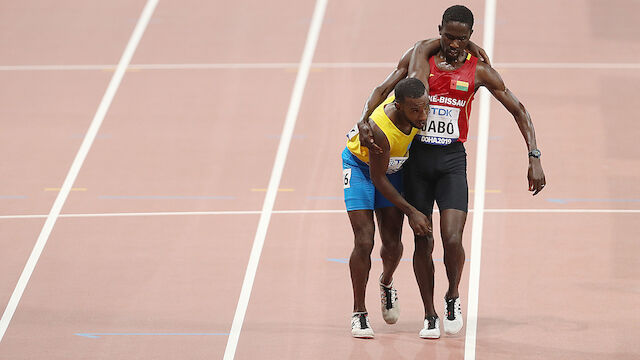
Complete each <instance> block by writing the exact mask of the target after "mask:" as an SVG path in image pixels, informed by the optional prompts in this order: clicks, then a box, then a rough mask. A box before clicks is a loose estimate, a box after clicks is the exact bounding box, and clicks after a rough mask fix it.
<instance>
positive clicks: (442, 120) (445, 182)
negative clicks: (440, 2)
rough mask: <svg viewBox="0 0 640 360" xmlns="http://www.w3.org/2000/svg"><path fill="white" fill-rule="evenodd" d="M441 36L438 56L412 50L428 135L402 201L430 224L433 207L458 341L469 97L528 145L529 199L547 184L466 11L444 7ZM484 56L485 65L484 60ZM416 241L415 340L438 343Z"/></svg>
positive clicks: (393, 78)
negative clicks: (485, 102) (476, 44)
mask: <svg viewBox="0 0 640 360" xmlns="http://www.w3.org/2000/svg"><path fill="white" fill-rule="evenodd" d="M438 30H439V33H440V41H439V42H440V44H439V45H440V49H439V51H438V53H437V54H436V55H435V56H433V57H431V55H432V54H433V52H432V51H433V41H432V40H425V41H421V42H418V43H417V44H416V45H415V46H414V48H413V53H412V55H411V60H410V62H409V69H408V72H407V74H408V76H409V77H417V78H419V79H421V80H422V82H423V83H425V85H427V86H428V87H430V89H429V98H430V101H431V107H432V109H431V111H430V113H429V117H428V119H427V124H426V127H425V129H424V130H423V131H422V133H421V134H419V135H417V136H416V137H415V139H414V143H413V145H412V146H411V155H410V157H409V160H408V161H407V162H406V163H405V166H404V171H405V172H404V178H405V192H406V193H405V196H406V198H407V200H408V201H409V203H410V204H411V205H413V206H414V207H415V208H417V209H418V210H420V211H421V212H423V213H424V214H426V215H427V216H428V217H429V219H431V213H432V211H433V202H434V201H436V202H437V203H438V208H439V211H440V235H441V237H442V243H443V246H444V250H445V256H444V263H445V267H446V270H447V277H448V279H449V289H448V291H447V293H446V294H445V301H444V313H445V318H444V319H443V324H444V330H445V332H446V333H449V334H455V333H457V332H459V331H460V329H462V326H463V321H462V312H461V309H460V297H459V292H458V285H459V283H460V277H461V275H462V269H463V266H464V261H465V253H464V249H463V247H462V232H463V230H464V225H465V222H466V218H467V206H468V205H467V204H468V186H467V175H466V152H465V150H464V145H463V143H464V141H465V140H466V138H467V131H468V118H469V114H470V111H471V108H470V106H471V105H470V104H471V101H472V100H473V94H475V92H476V91H477V90H478V89H479V88H480V87H481V86H484V87H486V88H487V89H488V90H489V91H490V92H491V94H492V95H493V96H494V97H495V98H496V99H497V100H498V101H500V103H501V104H502V105H503V106H504V107H505V108H506V109H507V110H508V111H509V112H510V113H511V114H512V115H513V117H514V119H515V121H516V123H517V125H518V128H519V130H520V132H521V133H522V135H523V137H524V139H525V143H526V145H527V149H528V158H529V167H528V171H527V178H528V183H529V191H532V192H533V195H536V194H538V193H539V192H540V191H541V190H542V189H543V188H544V186H545V185H546V179H545V176H544V171H543V170H542V165H541V163H540V155H541V153H540V150H538V149H537V145H536V137H535V132H534V129H533V123H532V122H531V117H530V115H529V113H528V112H527V110H526V109H525V107H524V105H522V103H520V101H519V100H518V99H517V98H516V97H515V95H514V94H513V93H512V92H511V91H510V90H509V89H508V88H507V87H506V86H505V84H504V82H503V81H502V78H501V77H500V75H499V74H498V73H497V72H496V71H495V70H494V69H493V68H492V67H491V65H490V64H489V63H484V62H478V61H477V60H476V59H475V58H474V57H473V56H469V53H468V52H467V51H466V49H467V47H468V46H469V44H470V40H469V38H470V37H471V34H472V33H473V14H472V13H471V11H470V10H469V9H468V8H466V7H464V6H461V5H455V6H452V7H450V8H448V9H447V10H446V11H445V12H444V14H443V16H442V24H441V25H440V26H438ZM405 56H406V54H405ZM483 57H485V59H486V56H485V55H484V54H483ZM403 59H404V58H403ZM400 65H401V64H399V65H398V68H399V69H400ZM431 75H432V76H431ZM401 79H402V76H401V73H400V72H399V71H396V72H394V73H392V75H390V76H389V77H388V78H387V79H386V80H385V82H383V83H382V84H381V85H380V86H378V87H377V88H376V89H375V90H374V91H373V93H372V95H371V97H370V98H369V101H368V102H367V105H366V106H365V111H364V113H363V118H368V115H369V112H370V110H369V109H375V107H376V106H377V104H378V103H379V102H382V100H383V99H384V97H386V94H385V91H386V90H387V89H389V88H390V87H391V88H392V87H393V86H395V83H397V82H398V81H399V80H401ZM427 79H428V80H427ZM387 93H388V92H387ZM358 128H359V130H360V136H361V137H362V138H361V140H360V143H361V144H369V146H370V149H371V151H379V150H378V147H377V146H376V145H375V144H374V141H373V140H372V139H371V137H370V134H371V131H370V129H368V127H367V125H366V124H364V122H362V121H361V122H360V123H359V124H358ZM414 241H415V250H414V254H413V268H414V273H415V275H416V280H417V282H418V286H419V288H420V294H421V296H422V301H423V303H424V309H425V320H424V328H423V329H422V330H421V331H420V337H423V338H439V337H440V328H439V318H438V315H437V313H436V311H435V308H434V305H433V281H434V276H433V275H434V266H433V259H432V256H431V254H432V251H433V246H434V239H433V233H429V234H427V235H426V236H415V238H414Z"/></svg>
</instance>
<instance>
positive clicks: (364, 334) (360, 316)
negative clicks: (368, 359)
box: [351, 312, 373, 339]
mask: <svg viewBox="0 0 640 360" xmlns="http://www.w3.org/2000/svg"><path fill="white" fill-rule="evenodd" d="M351 335H352V336H353V337H355V338H364V339H373V329H372V328H371V324H370V323H369V314H367V313H366V312H357V313H353V315H351Z"/></svg>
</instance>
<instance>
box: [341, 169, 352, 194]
mask: <svg viewBox="0 0 640 360" xmlns="http://www.w3.org/2000/svg"><path fill="white" fill-rule="evenodd" d="M342 185H343V186H344V188H345V189H348V188H350V187H351V169H349V168H346V169H342Z"/></svg>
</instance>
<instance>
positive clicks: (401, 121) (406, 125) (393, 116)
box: [384, 103, 413, 135]
mask: <svg viewBox="0 0 640 360" xmlns="http://www.w3.org/2000/svg"><path fill="white" fill-rule="evenodd" d="M384 113H385V114H386V115H387V117H389V120H391V122H392V123H393V124H394V125H395V126H396V127H397V128H398V130H400V131H402V132H403V133H404V134H405V135H409V134H410V133H411V129H412V128H413V126H412V125H411V123H410V122H409V120H407V119H406V118H405V117H404V116H403V115H402V113H401V112H400V111H398V109H396V107H395V105H394V104H393V103H389V104H387V105H385V107H384Z"/></svg>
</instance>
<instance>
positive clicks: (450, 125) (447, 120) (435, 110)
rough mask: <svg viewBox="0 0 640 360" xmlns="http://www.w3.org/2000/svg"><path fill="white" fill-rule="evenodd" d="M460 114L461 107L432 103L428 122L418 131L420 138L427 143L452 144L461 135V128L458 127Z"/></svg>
mask: <svg viewBox="0 0 640 360" xmlns="http://www.w3.org/2000/svg"><path fill="white" fill-rule="evenodd" d="M459 116H460V109H459V108H453V107H448V106H439V105H431V106H430V108H429V115H428V116H427V122H426V123H425V124H424V126H423V127H422V129H421V130H420V132H418V135H417V136H418V139H420V141H421V142H423V143H425V144H432V145H449V144H451V143H452V142H454V141H456V140H458V138H459V137H460V129H459V128H458V117H459Z"/></svg>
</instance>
